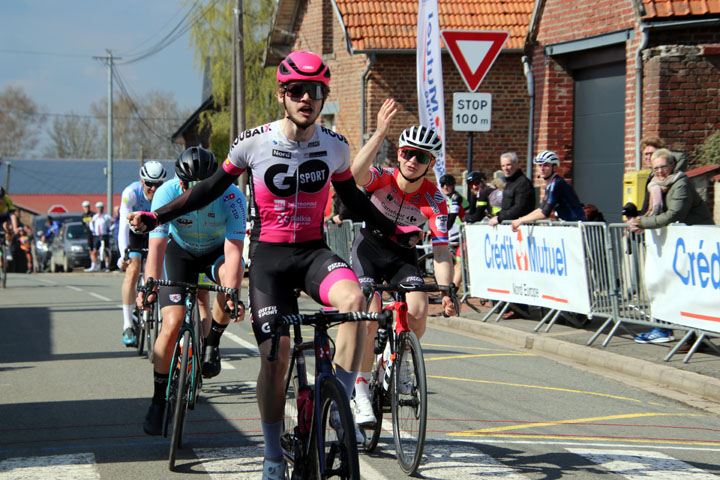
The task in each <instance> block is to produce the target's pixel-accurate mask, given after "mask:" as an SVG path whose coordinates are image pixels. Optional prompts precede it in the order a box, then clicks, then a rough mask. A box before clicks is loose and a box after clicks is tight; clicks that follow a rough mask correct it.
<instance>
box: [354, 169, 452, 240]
mask: <svg viewBox="0 0 720 480" xmlns="http://www.w3.org/2000/svg"><path fill="white" fill-rule="evenodd" d="M370 173H371V174H372V176H371V178H370V181H369V182H368V184H367V185H363V187H365V190H367V191H368V192H370V193H371V196H370V201H371V202H372V204H373V205H375V207H376V208H377V209H378V210H380V212H382V214H383V215H385V216H386V217H387V218H389V219H390V220H392V221H393V222H394V223H395V224H396V225H415V226H416V227H422V226H423V225H424V224H425V222H428V227H429V228H430V233H431V234H432V244H433V245H447V243H448V229H447V219H448V209H447V201H446V199H445V195H443V193H442V192H441V191H440V190H438V188H437V187H436V186H435V184H434V183H432V182H430V181H429V180H427V179H425V178H423V179H422V184H421V185H420V188H419V189H418V190H417V191H415V192H413V193H404V192H403V191H402V190H400V187H399V186H398V184H397V177H398V175H400V171H399V170H398V169H397V168H378V167H371V168H370Z"/></svg>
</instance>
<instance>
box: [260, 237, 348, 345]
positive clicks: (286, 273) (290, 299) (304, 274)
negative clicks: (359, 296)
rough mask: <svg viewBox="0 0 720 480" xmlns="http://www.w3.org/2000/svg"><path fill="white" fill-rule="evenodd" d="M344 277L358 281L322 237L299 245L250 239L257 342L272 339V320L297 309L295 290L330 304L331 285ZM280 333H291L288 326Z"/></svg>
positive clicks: (322, 302)
mask: <svg viewBox="0 0 720 480" xmlns="http://www.w3.org/2000/svg"><path fill="white" fill-rule="evenodd" d="M343 279H352V280H353V281H356V282H357V277H355V274H354V273H353V272H352V270H351V269H350V267H349V265H348V264H347V263H346V262H345V261H344V260H342V259H341V258H340V257H338V256H337V255H335V254H334V253H333V252H332V251H331V250H330V249H329V248H328V246H327V245H326V244H325V242H323V241H321V240H317V241H312V242H305V243H298V244H286V243H266V242H258V241H253V242H250V285H249V289H248V290H249V292H248V296H249V299H250V312H251V317H250V319H251V322H252V327H253V332H254V333H255V340H256V341H257V343H258V345H260V344H262V343H263V342H264V341H265V340H268V339H269V338H270V327H269V325H268V322H269V321H270V320H272V319H273V318H274V317H275V316H277V315H289V314H292V313H297V312H298V307H297V297H296V296H295V290H296V289H298V290H302V291H304V292H305V293H307V294H308V295H310V297H312V299H313V300H315V301H316V302H318V303H320V304H323V305H328V298H327V293H328V291H329V290H330V287H332V285H334V284H335V283H336V282H337V281H339V280H343ZM280 333H281V335H289V329H288V328H285V329H283V331H282V332H280Z"/></svg>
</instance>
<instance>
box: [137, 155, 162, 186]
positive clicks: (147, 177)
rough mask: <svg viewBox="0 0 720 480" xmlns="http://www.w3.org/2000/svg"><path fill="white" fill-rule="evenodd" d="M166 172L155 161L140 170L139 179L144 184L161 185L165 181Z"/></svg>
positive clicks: (160, 164)
mask: <svg viewBox="0 0 720 480" xmlns="http://www.w3.org/2000/svg"><path fill="white" fill-rule="evenodd" d="M165 177H167V172H166V171H165V167H163V166H162V163H160V162H157V161H155V160H151V161H149V162H147V163H146V164H145V165H143V166H142V167H141V168H140V178H142V179H143V180H144V181H146V182H153V183H161V182H164V181H165Z"/></svg>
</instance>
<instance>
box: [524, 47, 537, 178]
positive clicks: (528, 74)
mask: <svg viewBox="0 0 720 480" xmlns="http://www.w3.org/2000/svg"><path fill="white" fill-rule="evenodd" d="M522 64H523V71H524V72H525V78H527V91H528V96H529V97H530V116H529V119H528V149H527V166H526V167H525V175H527V177H528V178H529V179H531V180H532V174H533V171H532V158H533V151H534V149H535V145H534V143H533V141H534V138H535V137H534V131H535V79H534V78H533V74H532V70H531V69H530V61H529V60H528V57H527V56H524V55H523V57H522Z"/></svg>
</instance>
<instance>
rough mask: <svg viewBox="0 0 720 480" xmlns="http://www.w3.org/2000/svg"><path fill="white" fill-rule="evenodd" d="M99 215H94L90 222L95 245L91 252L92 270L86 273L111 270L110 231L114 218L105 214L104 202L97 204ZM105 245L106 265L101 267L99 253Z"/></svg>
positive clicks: (88, 269)
mask: <svg viewBox="0 0 720 480" xmlns="http://www.w3.org/2000/svg"><path fill="white" fill-rule="evenodd" d="M95 208H97V210H98V211H97V213H96V214H95V215H93V217H92V220H91V221H90V230H91V231H92V234H93V245H92V250H90V260H91V264H90V268H86V269H85V271H86V272H99V271H100V269H101V268H103V267H104V268H105V270H106V271H109V270H110V255H109V252H110V229H111V227H112V224H113V218H112V217H111V216H110V215H108V214H107V213H105V204H104V203H103V202H97V203H96V204H95ZM103 245H104V247H103V248H104V249H105V250H106V252H105V253H104V258H105V265H104V266H103V265H100V260H99V259H98V253H99V250H100V248H101V247H102V246H103Z"/></svg>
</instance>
